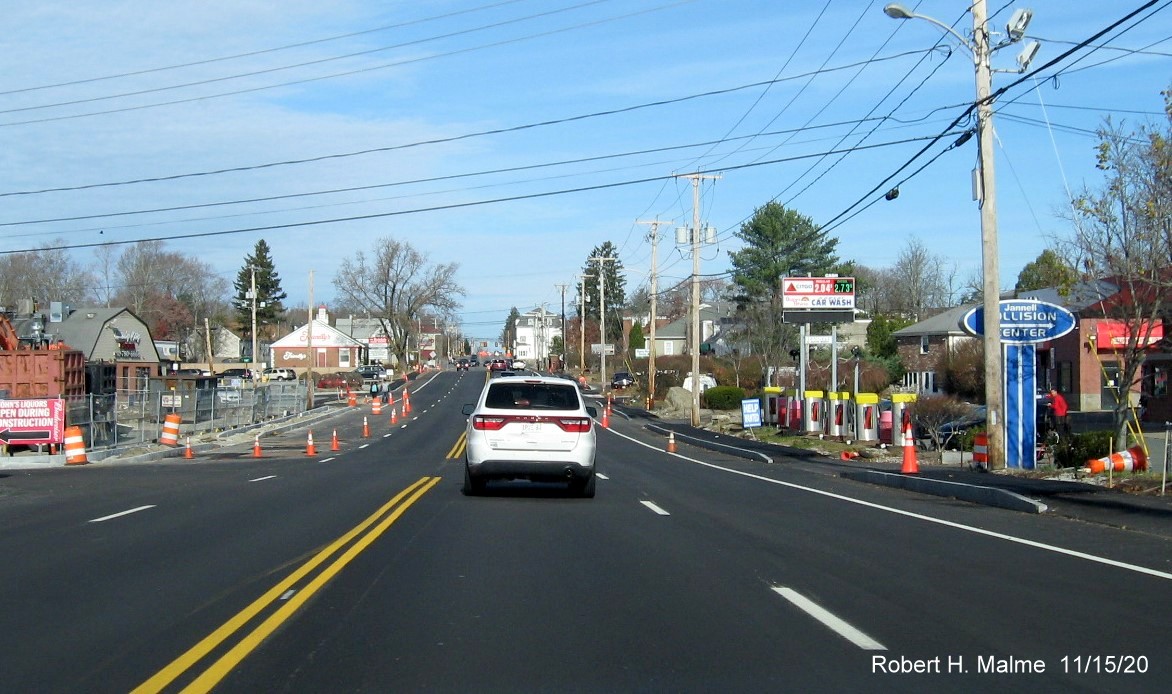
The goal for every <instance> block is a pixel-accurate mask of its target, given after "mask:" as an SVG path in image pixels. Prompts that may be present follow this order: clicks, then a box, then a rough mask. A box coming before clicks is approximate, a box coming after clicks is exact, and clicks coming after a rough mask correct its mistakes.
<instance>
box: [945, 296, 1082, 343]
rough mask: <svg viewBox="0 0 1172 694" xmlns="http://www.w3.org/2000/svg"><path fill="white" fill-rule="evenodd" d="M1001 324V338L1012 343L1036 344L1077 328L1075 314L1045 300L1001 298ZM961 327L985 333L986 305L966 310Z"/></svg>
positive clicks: (972, 332)
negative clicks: (1075, 326)
mask: <svg viewBox="0 0 1172 694" xmlns="http://www.w3.org/2000/svg"><path fill="white" fill-rule="evenodd" d="M1000 327H1001V341H1002V342H1004V343H1007V344H1011V345H1034V344H1037V343H1039V342H1046V341H1047V340H1054V339H1056V338H1059V337H1062V336H1063V335H1065V334H1066V333H1068V332H1070V331H1071V330H1074V314H1073V313H1071V312H1070V311H1067V310H1066V309H1064V308H1062V307H1061V306H1058V305H1056V304H1051V303H1049V302H1046V301H1037V300H1035V299H1002V300H1001V325H1000ZM961 328H962V329H963V330H964V331H965V332H967V333H969V334H970V335H983V334H984V333H985V310H984V308H982V307H980V306H978V307H977V308H974V309H973V310H971V311H969V312H968V313H966V314H964V318H963V319H961Z"/></svg>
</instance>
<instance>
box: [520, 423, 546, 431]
mask: <svg viewBox="0 0 1172 694" xmlns="http://www.w3.org/2000/svg"><path fill="white" fill-rule="evenodd" d="M521 431H523V432H524V433H526V434H536V433H539V432H540V431H541V422H526V423H524V424H522V425H521Z"/></svg>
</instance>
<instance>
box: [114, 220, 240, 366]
mask: <svg viewBox="0 0 1172 694" xmlns="http://www.w3.org/2000/svg"><path fill="white" fill-rule="evenodd" d="M117 270H118V280H119V284H120V286H119V287H118V291H117V292H116V293H115V295H114V299H115V301H116V302H117V303H120V304H122V305H125V306H126V307H127V308H129V309H130V310H131V311H132V312H134V314H135V315H137V316H138V317H139V318H141V319H142V320H143V321H144V322H145V323H146V324H147V326H148V327H149V328H150V330H151V335H152V336H154V337H157V338H169V339H174V340H180V341H187V342H189V343H190V347H191V348H192V349H193V350H194V354H196V355H199V356H201V357H204V358H206V356H207V355H205V354H203V353H204V352H205V351H206V349H205V347H204V344H205V340H202V339H198V337H199V336H200V335H201V331H202V330H203V321H204V319H205V318H207V319H208V322H209V323H210V324H211V326H212V327H214V328H218V327H220V326H222V325H225V324H226V323H227V321H228V320H229V313H228V311H229V307H228V303H227V299H226V296H227V292H228V282H227V281H226V280H225V279H224V278H222V277H220V276H219V275H217V274H216V272H215V270H214V269H213V268H212V267H211V265H209V264H208V263H205V262H203V261H200V260H196V259H193V258H188V257H186V256H184V255H182V254H179V253H172V252H169V251H167V250H165V248H164V246H163V243H162V242H161V241H144V242H142V243H137V244H134V245H133V246H129V247H127V248H126V249H125V250H124V251H123V252H122V255H121V256H120V257H119V258H118V262H117Z"/></svg>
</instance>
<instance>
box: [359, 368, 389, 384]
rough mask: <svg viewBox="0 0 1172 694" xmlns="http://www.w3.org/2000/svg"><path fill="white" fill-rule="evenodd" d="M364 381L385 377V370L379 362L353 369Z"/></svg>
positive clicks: (380, 379) (381, 379)
mask: <svg viewBox="0 0 1172 694" xmlns="http://www.w3.org/2000/svg"><path fill="white" fill-rule="evenodd" d="M355 371H356V372H358V374H359V375H361V376H362V380H364V381H383V380H386V378H387V370H386V369H385V368H383V367H382V366H381V365H379V364H367V365H364V366H360V367H358V368H357V369H355Z"/></svg>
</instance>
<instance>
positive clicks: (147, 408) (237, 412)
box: [66, 381, 338, 450]
mask: <svg viewBox="0 0 1172 694" xmlns="http://www.w3.org/2000/svg"><path fill="white" fill-rule="evenodd" d="M337 398H338V391H336V390H318V391H315V393H314V400H315V404H318V405H320V404H324V403H327V402H332V401H335V400H336V399H337ZM307 405H308V393H307V392H306V386H305V384H304V383H301V382H292V383H283V382H269V383H257V384H253V383H251V382H247V381H243V382H234V383H233V384H232V385H217V386H216V387H214V388H200V389H194V388H193V389H188V390H186V391H183V392H179V391H174V390H167V391H162V390H157V389H145V390H131V391H119V392H118V393H116V394H110V395H94V394H91V395H85V396H80V397H75V398H70V399H68V400H67V403H66V407H67V414H66V423H67V425H68V426H78V427H81V430H82V435H83V437H84V439H85V444H86V448H87V449H90V450H99V449H115V448H118V447H121V446H135V445H141V444H146V443H154V442H156V441H158V439H159V434H160V433H161V431H162V427H163V421H164V420H165V419H166V418H167V415H171V414H177V415H179V417H180V432H181V434H183V435H185V436H194V435H197V434H201V433H205V432H219V431H224V430H228V429H237V428H241V427H246V426H251V425H254V424H260V423H263V422H265V421H268V420H272V419H277V418H280V417H288V416H291V415H296V414H300V413H302V412H305V411H306V410H307V409H308V407H307Z"/></svg>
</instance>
